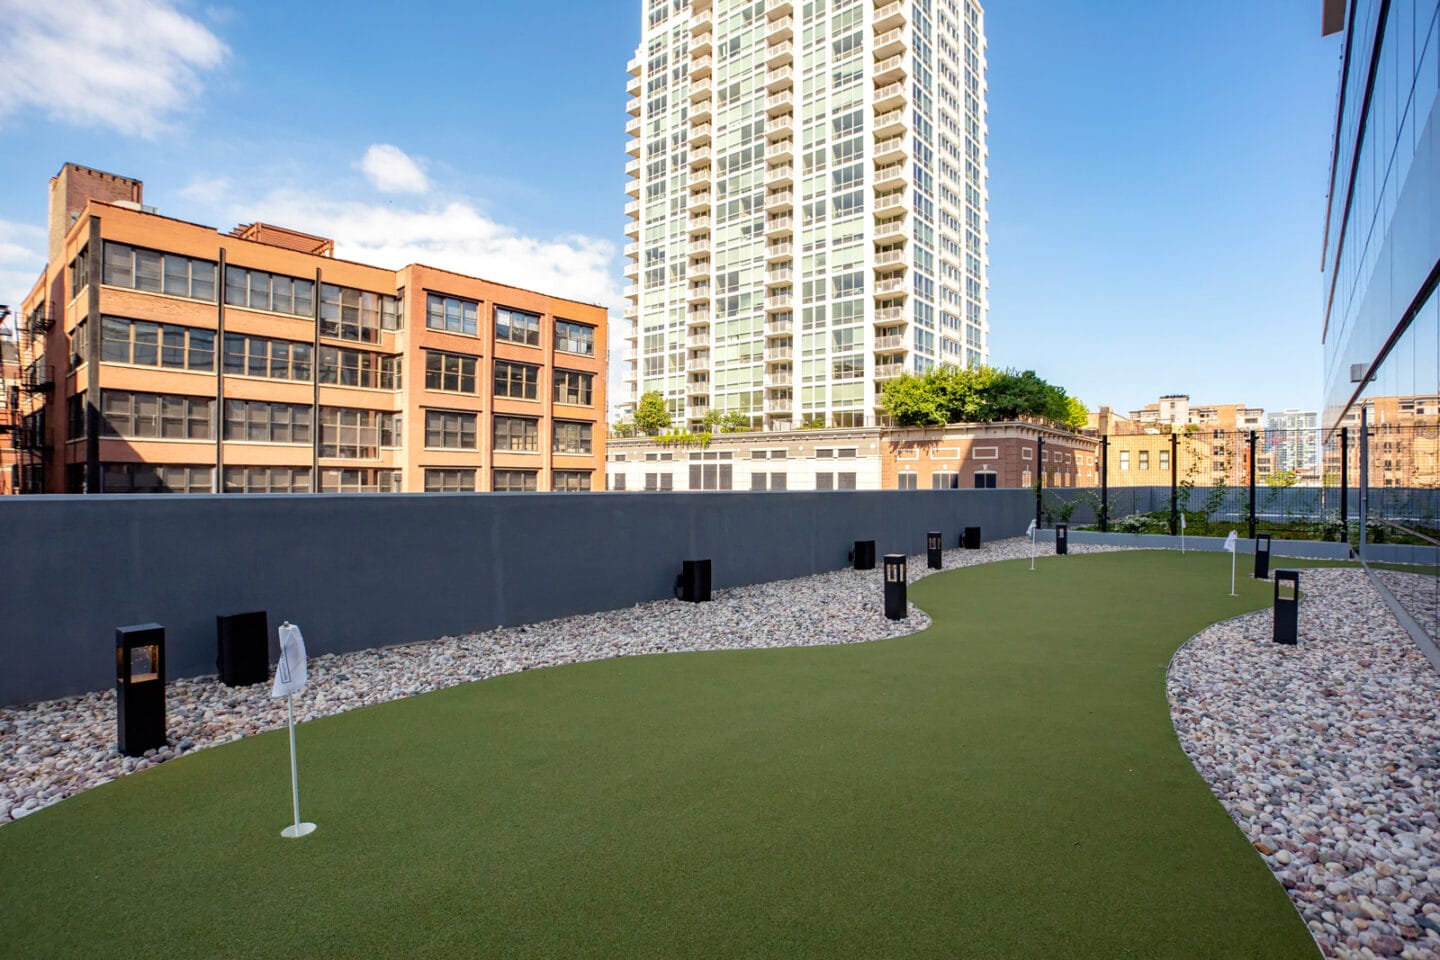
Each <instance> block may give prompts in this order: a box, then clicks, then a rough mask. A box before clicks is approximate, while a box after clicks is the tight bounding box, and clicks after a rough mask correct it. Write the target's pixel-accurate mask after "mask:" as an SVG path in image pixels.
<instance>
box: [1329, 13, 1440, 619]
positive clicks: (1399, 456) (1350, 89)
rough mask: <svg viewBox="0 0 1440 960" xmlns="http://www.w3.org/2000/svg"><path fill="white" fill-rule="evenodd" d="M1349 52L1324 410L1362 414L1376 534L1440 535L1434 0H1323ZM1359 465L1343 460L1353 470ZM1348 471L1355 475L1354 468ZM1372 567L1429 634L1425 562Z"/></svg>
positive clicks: (1437, 34)
mask: <svg viewBox="0 0 1440 960" xmlns="http://www.w3.org/2000/svg"><path fill="white" fill-rule="evenodd" d="M1324 22H1325V30H1326V32H1336V31H1343V34H1344V59H1343V66H1342V68H1341V78H1340V93H1339V98H1338V104H1337V113H1336V121H1335V135H1334V155H1333V158H1332V161H1331V174H1330V194H1329V211H1328V215H1327V218H1326V228H1325V239H1324V263H1323V269H1324V274H1323V276H1324V286H1323V301H1322V302H1323V305H1324V319H1323V334H1322V336H1323V340H1324V345H1325V354H1324V356H1325V360H1324V363H1325V411H1324V414H1323V417H1322V427H1323V429H1324V431H1325V432H1326V433H1327V434H1328V438H1327V439H1329V440H1330V441H1331V442H1333V438H1334V436H1335V434H1336V433H1338V430H1339V428H1340V427H1342V426H1348V427H1350V428H1351V433H1352V436H1353V434H1354V429H1353V428H1354V426H1355V425H1356V423H1357V420H1358V414H1359V412H1360V411H1361V409H1362V408H1363V409H1364V411H1365V414H1366V418H1367V420H1368V426H1369V431H1368V433H1369V437H1368V444H1369V446H1368V456H1369V461H1370V462H1369V469H1368V470H1367V471H1365V473H1364V476H1363V477H1362V478H1361V482H1362V483H1363V485H1364V487H1365V489H1366V491H1367V493H1368V507H1369V521H1370V522H1369V525H1368V527H1367V530H1366V536H1367V539H1368V540H1369V541H1370V542H1371V543H1378V542H1387V543H1388V542H1391V541H1400V542H1406V543H1410V544H1416V545H1418V546H1419V549H1418V550H1417V551H1416V552H1415V558H1416V559H1417V560H1422V561H1424V562H1425V563H1428V564H1433V563H1435V562H1436V560H1437V558H1440V557H1437V554H1440V551H1437V549H1436V547H1440V521H1437V517H1440V471H1437V467H1440V462H1437V458H1440V303H1437V296H1436V292H1435V288H1436V282H1437V279H1440V99H1437V93H1440V0H1351V2H1350V3H1349V4H1348V5H1347V4H1346V3H1345V0H1326V2H1325V4H1324ZM1354 476H1355V475H1354V474H1352V477H1354ZM1352 482H1353V480H1352ZM1377 576H1378V577H1379V578H1380V579H1381V581H1382V582H1384V583H1385V584H1386V585H1387V587H1389V588H1390V589H1391V592H1392V594H1393V595H1394V596H1395V597H1396V598H1397V599H1398V600H1400V601H1401V602H1402V603H1403V604H1404V605H1405V606H1406V607H1407V609H1409V610H1410V612H1411V613H1412V615H1414V617H1415V619H1416V620H1417V621H1418V622H1419V623H1420V625H1421V626H1422V627H1424V628H1425V630H1426V631H1427V632H1428V633H1429V634H1430V635H1431V636H1432V637H1433V636H1436V635H1437V622H1436V608H1437V590H1436V580H1435V576H1434V568H1433V567H1429V568H1427V571H1426V573H1425V574H1424V575H1415V574H1401V573H1393V572H1381V573H1379V574H1377Z"/></svg>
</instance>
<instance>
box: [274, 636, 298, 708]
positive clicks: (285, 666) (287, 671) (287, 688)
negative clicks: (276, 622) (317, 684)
mask: <svg viewBox="0 0 1440 960" xmlns="http://www.w3.org/2000/svg"><path fill="white" fill-rule="evenodd" d="M304 686H305V638H304V637H302V636H300V628H299V627H297V626H295V625H294V624H293V623H285V624H281V626H280V662H279V663H278V664H277V665H276V667H275V686H273V687H271V688H270V696H272V697H288V696H289V695H290V694H292V693H299V692H300V691H301V689H303V688H304Z"/></svg>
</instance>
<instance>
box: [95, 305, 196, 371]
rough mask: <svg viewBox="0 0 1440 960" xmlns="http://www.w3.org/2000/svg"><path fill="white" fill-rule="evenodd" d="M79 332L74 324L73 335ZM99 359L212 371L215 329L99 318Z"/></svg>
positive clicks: (111, 361) (177, 368)
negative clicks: (74, 332)
mask: <svg viewBox="0 0 1440 960" xmlns="http://www.w3.org/2000/svg"><path fill="white" fill-rule="evenodd" d="M80 333H81V331H80V328H78V327H77V328H76V334H77V335H79V334H80ZM81 359H83V356H82V358H81ZM100 359H101V360H103V361H105V362H107V363H133V364H136V365H137V366H142V367H164V368H166V369H168V370H214V369H215V331H214V330H196V329H194V328H192V327H178V326H175V325H174V324H169V323H150V322H148V321H145V320H126V319H124V318H123V317H102V318H101V320H100ZM77 365H78V364H77Z"/></svg>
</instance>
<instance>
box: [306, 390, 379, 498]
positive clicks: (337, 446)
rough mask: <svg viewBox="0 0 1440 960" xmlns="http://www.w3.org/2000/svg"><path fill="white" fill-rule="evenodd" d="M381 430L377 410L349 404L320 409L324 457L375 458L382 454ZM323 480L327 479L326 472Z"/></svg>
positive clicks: (321, 449) (338, 458) (321, 446)
mask: <svg viewBox="0 0 1440 960" xmlns="http://www.w3.org/2000/svg"><path fill="white" fill-rule="evenodd" d="M378 433H379V414H378V413H377V411H374V410H356V409H352V408H350V407H321V408H320V456H322V457H334V458H335V459H337V460H373V459H375V458H376V457H378V456H379V455H380V450H379V447H378V445H377V441H378V439H379V438H378ZM321 480H322V481H323V480H324V476H323V474H322V476H321Z"/></svg>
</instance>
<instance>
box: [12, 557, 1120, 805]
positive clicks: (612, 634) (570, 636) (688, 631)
mask: <svg viewBox="0 0 1440 960" xmlns="http://www.w3.org/2000/svg"><path fill="white" fill-rule="evenodd" d="M1113 549H1116V548H1114V547H1107V546H1101V547H1095V546H1081V545H1076V544H1072V545H1071V547H1070V550H1071V552H1072V553H1087V552H1105V551H1109V550H1113ZM1039 550H1040V551H1041V552H1044V553H1050V552H1053V547H1050V546H1049V545H1048V544H1043V543H1042V544H1041V545H1040V547H1039ZM1029 555H1030V541H1029V540H1028V539H1026V538H1014V539H1009V540H1001V541H997V542H994V543H987V544H985V545H983V546H982V547H981V548H980V549H979V550H958V549H956V550H946V551H944V553H943V565H944V569H947V570H949V569H955V568H959V567H966V566H971V565H974V564H977V563H990V562H994V561H998V560H1010V559H1016V558H1020V557H1028V556H1029ZM881 570H882V564H881V561H880V559H879V558H877V560H876V569H875V570H867V571H858V570H849V569H846V570H837V571H833V572H829V573H823V574H818V575H816V576H810V577H800V578H798V579H794V580H784V581H778V582H773V583H763V584H755V585H751V586H746V587H737V588H735V589H730V590H718V591H716V592H715V593H714V594H713V598H712V600H711V602H709V603H700V604H694V603H681V602H679V601H676V600H660V601H655V602H651V603H642V604H638V605H636V606H634V607H629V608H625V609H621V610H610V611H606V612H603V613H595V614H586V615H583V616H575V617H566V618H563V619H559V620H550V621H546V622H544V623H535V624H527V625H522V626H512V627H499V628H496V629H494V630H487V631H484V632H482V633H474V634H469V635H466V636H461V637H441V638H439V639H436V640H428V641H423V642H419V643H409V644H404V645H401V646H393V647H382V648H376V649H371V650H363V651H359V652H356V653H345V654H325V655H321V656H316V657H311V658H310V661H309V665H308V672H309V684H308V685H307V686H306V688H305V689H304V690H303V691H302V692H301V693H300V694H299V695H298V696H297V697H296V698H295V719H296V721H297V722H305V721H308V720H314V719H316V718H317V717H325V716H331V715H333V714H337V713H343V712H345V711H347V710H354V709H356V708H357V707H363V706H369V705H371V704H376V703H384V702H386V701H389V700H397V699H400V698H401V697H409V696H414V695H416V694H420V693H426V692H428V691H431V690H440V689H443V688H445V687H452V686H455V685H457V684H461V683H469V682H472V681H476V680H484V679H486V678H487V677H495V676H500V675H502V674H507V673H518V672H521V671H524V670H535V669H539V668H541V667H553V666H559V665H561V664H567V663H580V662H582V661H587V660H603V659H608V658H610V657H625V656H641V655H644V654H652V653H675V652H682V651H693V650H733V649H753V648H767V647H796V646H815V645H824V644H839V643H861V642H865V641H870V640H880V639H885V638H888V637H897V636H903V635H905V634H908V633H914V632H916V631H919V630H923V629H924V628H926V627H928V626H929V625H930V619H929V618H928V617H927V616H926V615H925V614H924V613H922V612H920V611H919V610H918V609H916V608H915V607H914V606H913V605H911V606H910V608H909V616H908V619H905V620H899V621H893V620H887V619H885V604H884V593H883V585H882V581H881V579H880V578H881V577H882V575H883V574H882V572H881ZM931 572H932V571H930V570H929V569H927V567H926V563H925V556H924V555H923V554H921V555H919V556H912V557H909V558H908V560H907V563H906V574H907V578H908V580H909V582H912V583H913V582H915V581H916V580H919V579H920V578H921V577H924V576H926V575H928V574H929V573H931ZM302 626H303V627H304V628H305V632H306V634H307V636H309V637H310V638H311V642H312V643H313V642H314V638H316V637H318V636H319V635H320V633H321V629H320V628H319V626H318V625H316V624H304V625H302ZM166 713H167V721H168V734H169V739H168V742H167V743H166V745H165V746H164V747H161V748H160V749H158V750H154V751H151V752H149V753H147V754H146V755H145V756H144V757H122V756H120V755H119V753H118V751H117V749H116V746H115V691H114V690H104V691H98V692H94V693H87V694H83V695H80V696H74V697H65V698H62V699H58V700H49V701H45V702H41V703H34V704H28V705H25V706H20V707H9V708H0V826H3V825H4V824H6V823H9V822H11V821H13V820H16V819H19V818H21V817H24V816H27V815H28V814H31V813H33V812H35V811H36V810H39V809H41V808H43V807H47V806H49V805H51V804H53V803H57V802H59V801H61V800H63V799H65V798H66V797H70V796H74V795H75V794H76V793H79V792H80V791H82V790H87V789H89V788H91V787H95V786H98V785H100V784H102V783H106V782H108V781H110V780H114V779H115V778H117V777H122V776H125V775H126V774H130V773H135V772H137V771H140V770H145V769H148V768H150V767H152V766H155V765H157V764H161V763H164V762H165V761H167V760H171V759H173V758H175V757H178V756H181V755H183V754H186V753H190V752H191V751H194V750H199V749H202V748H204V747H211V746H215V745H216V744H221V743H228V742H230V741H232V740H238V739H240V738H241V737H247V736H252V735H254V734H257V733H262V732H264V731H267V730H275V729H278V728H280V727H283V726H285V723H286V720H285V701H284V700H283V699H280V700H273V699H271V697H270V684H268V683H266V684H256V685H254V686H249V687H226V686H224V685H222V684H221V683H220V682H219V681H218V679H217V678H216V677H214V676H208V677H196V678H192V679H184V680H177V681H174V682H173V683H169V684H167V685H166Z"/></svg>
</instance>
